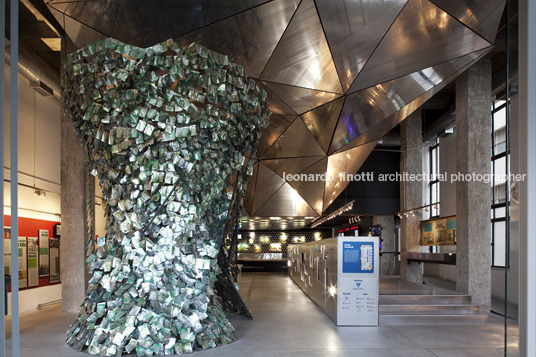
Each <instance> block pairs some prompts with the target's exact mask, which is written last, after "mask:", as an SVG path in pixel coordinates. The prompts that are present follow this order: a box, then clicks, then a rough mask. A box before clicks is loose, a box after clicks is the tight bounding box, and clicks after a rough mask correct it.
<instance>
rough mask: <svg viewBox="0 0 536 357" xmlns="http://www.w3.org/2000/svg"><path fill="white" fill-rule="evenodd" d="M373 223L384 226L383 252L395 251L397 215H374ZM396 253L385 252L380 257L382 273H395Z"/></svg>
mask: <svg viewBox="0 0 536 357" xmlns="http://www.w3.org/2000/svg"><path fill="white" fill-rule="evenodd" d="M372 222H373V223H372V224H374V225H378V224H379V225H381V226H382V252H394V251H395V246H396V244H395V217H394V216H373V217H372ZM395 259H396V256H395V255H394V254H383V255H382V256H381V257H380V274H381V275H393V274H394V273H395Z"/></svg>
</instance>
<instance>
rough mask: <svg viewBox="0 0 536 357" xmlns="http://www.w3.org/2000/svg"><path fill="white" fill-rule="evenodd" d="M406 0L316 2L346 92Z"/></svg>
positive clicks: (324, 0) (326, 0)
mask: <svg viewBox="0 0 536 357" xmlns="http://www.w3.org/2000/svg"><path fill="white" fill-rule="evenodd" d="M406 2H407V0H377V1H370V0H357V1H355V0H316V6H317V8H318V14H319V15H320V20H321V21H322V26H323V27H324V32H325V33H326V37H327V40H328V43H329V47H330V49H331V54H332V55H333V59H334V61H335V67H336V68H337V72H338V74H339V78H340V79H341V84H342V86H343V89H344V90H347V89H348V88H349V87H350V85H351V84H352V82H353V81H354V79H355V77H356V76H357V74H358V73H359V71H360V70H361V68H363V66H364V65H365V63H366V61H367V59H368V58H369V56H370V55H371V54H372V52H373V51H374V49H375V48H376V46H377V45H378V43H380V40H381V39H382V37H383V36H384V35H385V33H386V32H387V30H388V29H389V27H390V26H391V24H392V23H393V22H394V21H395V19H396V17H397V15H398V14H399V13H400V11H401V10H402V8H403V7H404V5H405V4H406Z"/></svg>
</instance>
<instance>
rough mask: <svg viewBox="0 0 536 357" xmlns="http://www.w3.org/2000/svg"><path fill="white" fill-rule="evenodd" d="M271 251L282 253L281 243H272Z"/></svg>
mask: <svg viewBox="0 0 536 357" xmlns="http://www.w3.org/2000/svg"><path fill="white" fill-rule="evenodd" d="M270 251H272V252H280V251H281V243H270Z"/></svg>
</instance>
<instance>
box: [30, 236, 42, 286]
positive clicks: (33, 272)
mask: <svg viewBox="0 0 536 357" xmlns="http://www.w3.org/2000/svg"><path fill="white" fill-rule="evenodd" d="M38 285H39V240H38V238H37V237H28V287H32V286H38Z"/></svg>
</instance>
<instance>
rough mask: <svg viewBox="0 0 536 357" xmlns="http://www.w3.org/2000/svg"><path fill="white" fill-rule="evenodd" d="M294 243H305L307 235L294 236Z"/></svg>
mask: <svg viewBox="0 0 536 357" xmlns="http://www.w3.org/2000/svg"><path fill="white" fill-rule="evenodd" d="M292 243H294V244H297V243H305V236H294V237H292Z"/></svg>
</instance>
